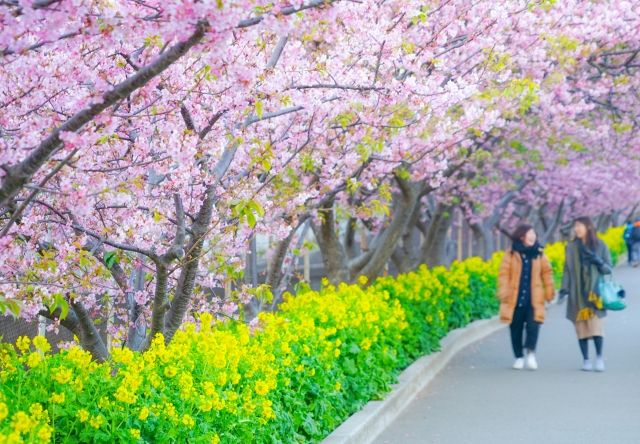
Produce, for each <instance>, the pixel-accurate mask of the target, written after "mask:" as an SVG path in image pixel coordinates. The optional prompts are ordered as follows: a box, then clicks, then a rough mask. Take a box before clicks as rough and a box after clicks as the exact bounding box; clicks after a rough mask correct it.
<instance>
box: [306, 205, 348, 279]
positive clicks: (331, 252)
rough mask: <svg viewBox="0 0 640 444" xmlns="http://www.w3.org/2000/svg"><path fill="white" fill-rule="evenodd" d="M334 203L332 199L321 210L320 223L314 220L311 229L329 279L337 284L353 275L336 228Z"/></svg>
mask: <svg viewBox="0 0 640 444" xmlns="http://www.w3.org/2000/svg"><path fill="white" fill-rule="evenodd" d="M333 204H334V201H333V200H331V201H330V202H328V203H327V204H326V205H324V206H323V207H322V208H321V209H320V210H319V211H321V215H320V216H321V217H320V224H319V225H318V224H317V223H315V222H312V223H311V229H312V230H313V234H314V235H315V237H316V240H317V241H318V246H319V247H320V252H321V253H322V262H323V264H324V270H325V273H326V274H327V279H329V282H331V283H332V284H336V285H337V284H339V283H340V282H349V281H350V280H351V276H350V273H349V268H348V265H347V256H346V253H345V250H344V248H343V246H342V244H341V243H340V239H339V237H338V233H337V230H336V222H335V217H334V210H333Z"/></svg>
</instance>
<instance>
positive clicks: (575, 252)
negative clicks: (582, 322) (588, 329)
mask: <svg viewBox="0 0 640 444" xmlns="http://www.w3.org/2000/svg"><path fill="white" fill-rule="evenodd" d="M595 254H596V255H597V256H598V257H599V258H601V259H602V260H603V261H604V262H605V264H606V268H608V269H609V270H611V269H612V268H613V263H612V260H611V252H610V251H609V248H608V247H607V245H606V244H605V243H604V242H602V240H600V239H598V245H597V246H596V250H595ZM579 257H580V250H579V247H578V241H577V240H574V241H571V242H569V243H567V248H566V250H565V262H564V272H563V273H562V287H561V289H562V290H565V291H566V292H568V293H569V296H568V297H567V319H569V320H570V321H571V322H574V323H575V322H576V317H577V315H578V297H579V294H578V292H579V290H578V288H577V285H576V284H575V282H576V276H577V273H578V271H579V270H576V267H575V265H574V264H575V263H576V259H578V261H579ZM592 266H593V265H592ZM595 312H596V315H597V316H598V317H599V318H603V317H605V316H606V315H607V311H606V310H595Z"/></svg>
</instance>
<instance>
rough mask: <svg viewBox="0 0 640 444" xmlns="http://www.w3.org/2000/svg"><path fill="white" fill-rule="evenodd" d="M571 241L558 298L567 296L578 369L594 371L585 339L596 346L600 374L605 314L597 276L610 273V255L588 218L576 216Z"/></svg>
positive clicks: (568, 314) (596, 368) (602, 363)
mask: <svg viewBox="0 0 640 444" xmlns="http://www.w3.org/2000/svg"><path fill="white" fill-rule="evenodd" d="M573 229H574V233H575V239H574V240H573V241H571V242H569V243H568V244H567V249H566V253H565V265H564V273H563V277H562V289H561V290H560V295H561V297H563V298H564V297H565V296H566V297H567V319H569V320H570V321H571V322H573V324H574V325H575V328H576V334H577V335H578V342H579V344H580V351H581V352H582V357H583V358H584V362H583V365H582V370H584V371H591V370H593V369H594V366H593V364H592V363H591V361H590V360H589V339H593V342H594V343H595V347H596V355H597V356H596V362H595V370H596V371H599V372H602V371H604V359H603V357H602V348H603V345H604V317H605V316H606V311H605V310H604V308H603V305H602V299H601V297H600V296H599V294H598V281H599V278H600V276H602V275H605V274H611V272H612V268H613V267H612V263H611V253H610V252H609V249H608V248H607V246H606V244H605V243H604V242H602V240H600V239H598V236H597V233H596V228H595V226H594V225H593V222H592V221H591V219H589V218H587V217H580V218H578V219H576V220H575V222H574V224H573Z"/></svg>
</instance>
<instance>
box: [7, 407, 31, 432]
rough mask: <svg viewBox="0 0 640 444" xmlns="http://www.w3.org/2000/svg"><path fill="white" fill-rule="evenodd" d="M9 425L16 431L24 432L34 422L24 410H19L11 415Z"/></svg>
mask: <svg viewBox="0 0 640 444" xmlns="http://www.w3.org/2000/svg"><path fill="white" fill-rule="evenodd" d="M11 426H12V427H13V429H14V430H15V431H16V432H18V433H25V432H28V431H29V430H31V428H32V427H33V426H34V423H33V421H32V420H31V418H30V417H29V416H28V415H27V414H26V413H25V412H22V411H20V412H17V413H16V414H15V415H13V418H12V420H11Z"/></svg>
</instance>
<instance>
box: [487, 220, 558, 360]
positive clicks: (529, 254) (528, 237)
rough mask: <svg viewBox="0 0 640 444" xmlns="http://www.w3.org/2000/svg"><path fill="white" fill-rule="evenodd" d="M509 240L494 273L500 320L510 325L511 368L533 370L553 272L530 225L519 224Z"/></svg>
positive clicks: (551, 295)
mask: <svg viewBox="0 0 640 444" xmlns="http://www.w3.org/2000/svg"><path fill="white" fill-rule="evenodd" d="M512 240H513V246H512V248H511V249H509V250H508V251H507V252H506V253H505V255H504V258H503V259H502V264H501V265H500V273H499V276H498V298H499V299H500V320H501V321H503V322H506V323H508V324H510V329H511V344H512V346H513V353H514V355H515V357H516V361H515V363H514V364H513V368H514V369H517V370H521V369H523V368H524V367H525V365H526V367H527V368H528V369H530V370H536V369H537V368H538V363H537V361H536V355H535V350H536V344H537V342H538V333H539V330H540V324H542V323H543V322H544V316H545V301H551V300H552V299H553V297H554V294H555V291H554V289H553V272H552V270H551V264H550V263H549V260H548V259H547V257H546V256H545V255H544V253H543V249H542V246H541V245H540V244H539V243H538V242H537V235H536V232H535V230H534V229H533V227H532V226H530V225H521V226H519V227H518V228H517V229H516V230H515V232H514V233H513V235H512ZM524 331H526V339H525V341H524V343H523V333H524ZM523 349H524V350H523ZM524 351H526V352H527V353H526V356H525V353H524Z"/></svg>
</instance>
